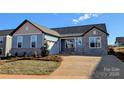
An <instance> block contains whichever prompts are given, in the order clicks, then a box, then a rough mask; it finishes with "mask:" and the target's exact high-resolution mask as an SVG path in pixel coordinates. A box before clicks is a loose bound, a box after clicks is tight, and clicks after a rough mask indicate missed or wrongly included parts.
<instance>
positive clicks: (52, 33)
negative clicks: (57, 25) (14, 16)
mask: <svg viewBox="0 0 124 93" xmlns="http://www.w3.org/2000/svg"><path fill="white" fill-rule="evenodd" d="M26 22H29V23H30V24H32V25H33V26H35V27H36V28H37V29H39V30H40V31H42V32H44V33H46V34H49V35H53V36H57V37H59V36H60V35H59V33H58V32H56V31H54V30H51V29H49V28H47V27H44V26H41V25H39V24H36V23H34V22H31V21H29V20H25V21H23V22H22V23H21V24H20V25H19V26H18V27H17V28H16V29H15V30H14V31H13V32H12V35H13V34H14V33H15V32H16V31H17V30H18V29H19V28H20V27H21V26H22V25H23V24H25V23H26Z"/></svg>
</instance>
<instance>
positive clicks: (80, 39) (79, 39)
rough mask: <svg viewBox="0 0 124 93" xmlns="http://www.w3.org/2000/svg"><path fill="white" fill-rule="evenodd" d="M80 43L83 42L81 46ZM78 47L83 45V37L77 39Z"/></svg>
mask: <svg viewBox="0 0 124 93" xmlns="http://www.w3.org/2000/svg"><path fill="white" fill-rule="evenodd" d="M79 41H81V43H80V44H79ZM77 45H78V46H81V45H82V37H77Z"/></svg>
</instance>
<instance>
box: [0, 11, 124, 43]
mask: <svg viewBox="0 0 124 93" xmlns="http://www.w3.org/2000/svg"><path fill="white" fill-rule="evenodd" d="M25 19H28V20H30V21H32V22H35V23H38V24H40V25H43V26H46V27H48V28H54V27H67V26H78V25H88V24H99V23H105V24H106V27H107V31H108V33H109V34H110V35H109V36H108V43H109V44H114V42H115V38H116V37H121V36H123V37H124V13H0V30H3V29H15V28H16V27H17V26H19V24H21V23H22V22H23V21H24V20H25Z"/></svg>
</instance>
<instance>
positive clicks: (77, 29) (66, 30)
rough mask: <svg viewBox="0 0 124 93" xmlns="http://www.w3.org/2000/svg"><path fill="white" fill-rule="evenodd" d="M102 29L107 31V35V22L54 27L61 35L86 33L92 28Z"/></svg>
mask: <svg viewBox="0 0 124 93" xmlns="http://www.w3.org/2000/svg"><path fill="white" fill-rule="evenodd" d="M94 27H95V28H97V29H100V30H101V31H103V32H105V33H106V34H107V35H108V33H107V30H106V26H105V24H92V25H83V26H72V27H61V28H52V29H53V30H56V31H57V32H58V33H59V34H60V35H61V36H63V37H64V36H80V35H84V34H85V33H87V32H88V31H90V30H91V29H92V28H94Z"/></svg>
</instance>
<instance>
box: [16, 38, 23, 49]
mask: <svg viewBox="0 0 124 93" xmlns="http://www.w3.org/2000/svg"><path fill="white" fill-rule="evenodd" d="M22 42H23V37H22V36H17V48H22Z"/></svg>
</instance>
